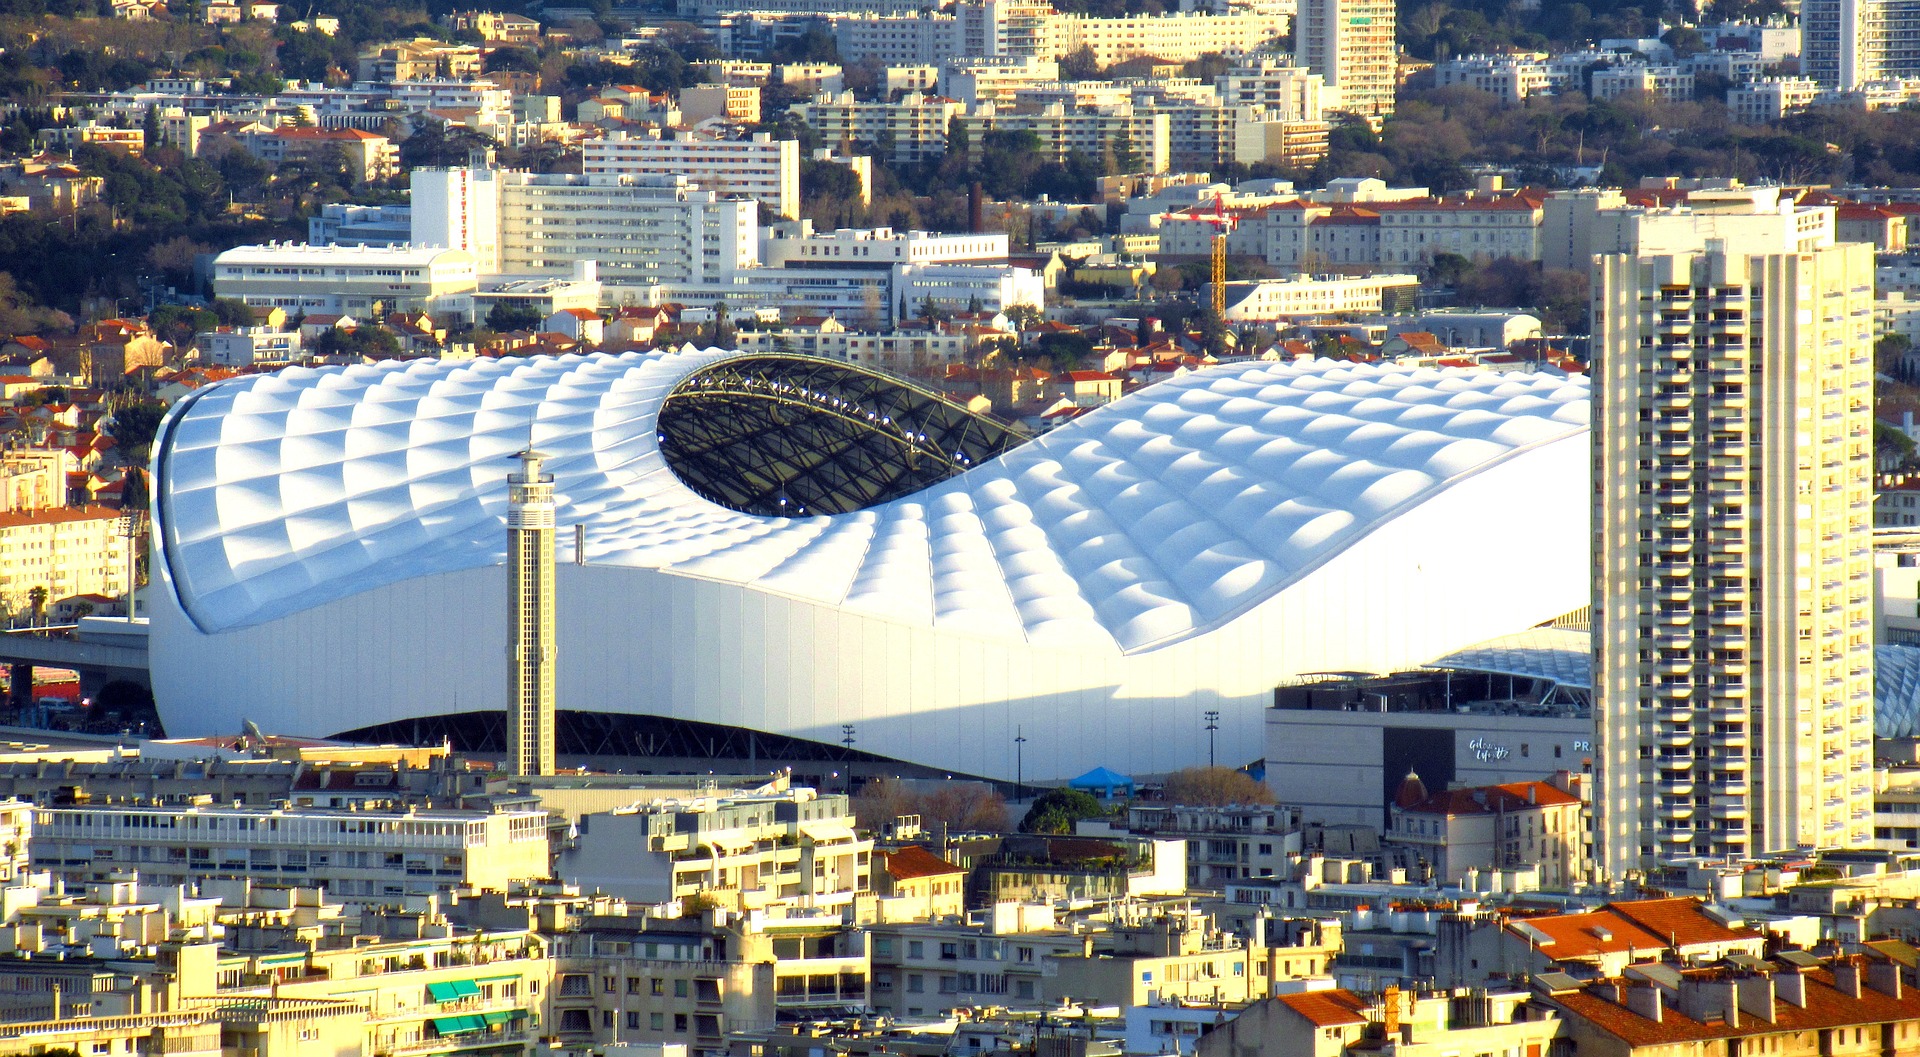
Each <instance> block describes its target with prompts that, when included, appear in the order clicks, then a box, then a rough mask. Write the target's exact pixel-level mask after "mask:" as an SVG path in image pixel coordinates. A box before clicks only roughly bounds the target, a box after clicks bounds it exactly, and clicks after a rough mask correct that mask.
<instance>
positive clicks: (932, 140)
mask: <svg viewBox="0 0 1920 1057" xmlns="http://www.w3.org/2000/svg"><path fill="white" fill-rule="evenodd" d="M791 110H792V112H793V113H795V114H798V115H799V116H800V120H802V121H805V122H806V123H807V126H808V127H809V128H812V129H813V130H814V131H816V132H818V133H820V139H821V141H822V142H824V143H827V144H829V145H832V144H844V143H871V144H873V145H874V146H875V147H878V148H879V149H880V153H881V154H883V155H884V156H886V157H887V158H889V159H890V160H892V161H893V162H895V163H905V162H916V161H925V160H927V159H930V158H938V157H941V156H942V155H944V154H946V153H947V129H948V126H949V125H950V123H951V122H952V121H953V119H954V118H955V117H957V116H959V115H960V114H963V113H965V112H966V107H965V106H964V105H963V104H961V103H958V102H955V101H954V100H952V99H947V98H944V97H939V96H916V95H909V96H907V97H906V98H904V99H902V100H901V101H899V102H898V103H886V102H870V101H866V100H861V99H856V98H854V95H853V93H852V92H841V93H839V94H837V95H825V94H822V95H818V96H815V97H814V98H813V101H812V102H808V103H795V104H794V105H793V107H792V108H791Z"/></svg>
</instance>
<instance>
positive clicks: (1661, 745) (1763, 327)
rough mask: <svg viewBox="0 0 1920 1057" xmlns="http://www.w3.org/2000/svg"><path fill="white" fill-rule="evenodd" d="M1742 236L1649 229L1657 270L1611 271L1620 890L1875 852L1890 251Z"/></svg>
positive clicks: (1599, 423) (1600, 487)
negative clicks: (1757, 857) (1880, 389)
mask: <svg viewBox="0 0 1920 1057" xmlns="http://www.w3.org/2000/svg"><path fill="white" fill-rule="evenodd" d="M1734 219H1737V220H1738V221H1739V222H1740V223H1737V224H1736V223H1732V222H1729V223H1728V224H1727V225H1726V230H1722V231H1719V232H1716V231H1714V230H1713V227H1714V225H1713V220H1714V218H1712V217H1700V216H1676V217H1672V218H1662V217H1658V216H1651V217H1648V218H1647V220H1646V222H1645V227H1644V228H1643V230H1642V232H1641V234H1642V236H1644V237H1645V241H1644V242H1643V243H1642V245H1658V246H1659V249H1658V250H1645V249H1643V250H1641V251H1639V252H1632V253H1624V254H1609V255H1605V256H1602V257H1599V258H1597V259H1596V261H1595V265H1594V288H1595V296H1594V303H1593V307H1594V315H1595V321H1594V323H1595V329H1594V375H1593V380H1594V400H1595V413H1594V419H1593V438H1594V440H1593V443H1594V483H1595V493H1594V541H1593V542H1594V550H1593V564H1594V599H1593V601H1594V605H1593V621H1594V624H1593V628H1594V636H1593V655H1594V687H1595V691H1596V694H1597V703H1598V706H1599V709H1600V721H1599V724H1598V726H1599V736H1600V737H1599V745H1598V749H1599V755H1600V775H1599V787H1600V788H1599V803H1598V804H1597V805H1596V806H1597V807H1598V808H1599V816H1600V820H1599V821H1600V826H1601V830H1602V832H1601V833H1600V834H1599V837H1600V840H1599V855H1600V858H1601V861H1602V866H1603V869H1604V870H1605V871H1606V872H1607V873H1608V874H1609V875H1610V876H1612V877H1614V878H1619V877H1620V876H1621V875H1622V874H1623V873H1625V872H1626V871H1629V870H1634V869H1640V868H1644V867H1646V866H1648V865H1651V864H1653V863H1656V862H1660V861H1663V860H1671V859H1674V858H1678V857H1683V856H1692V855H1711V856H1727V857H1740V856H1744V855H1753V854H1760V853H1764V852H1768V851H1774V850H1780V849H1793V848H1796V847H1844V846H1849V845H1851V846H1860V845H1864V844H1866V843H1867V842H1869V841H1870V840H1871V839H1872V837H1873V818H1872V812H1873V790H1872V764H1873V756H1872V737H1873V717H1872V708H1873V654H1872V649H1873V644H1872V637H1873V624H1872V578H1873V561H1872V533H1871V522H1872V505H1873V496H1872V490H1871V474H1872V418H1871V415H1872V411H1871V405H1872V395H1873V388H1872V387H1873V344H1872V342H1873V333H1872V324H1873V269H1874V260H1873V248H1872V247H1871V246H1866V245H1858V244H1845V245H1833V244H1832V243H1831V239H1830V237H1829V238H1828V239H1827V244H1826V245H1824V246H1806V245H1801V246H1798V247H1796V246H1795V240H1796V238H1798V237H1799V236H1800V235H1803V234H1805V232H1806V231H1810V230H1812V229H1813V227H1814V226H1815V225H1817V224H1818V222H1819V221H1821V220H1823V219H1825V218H1823V217H1820V216H1803V215H1802V213H1801V211H1795V210H1791V209H1783V210H1781V211H1780V212H1778V213H1777V214H1774V215H1773V216H1772V217H1771V218H1770V223H1768V224H1765V225H1763V226H1767V227H1772V228H1774V229H1775V230H1773V231H1772V232H1771V233H1769V234H1768V235H1767V237H1764V238H1755V237H1742V236H1741V235H1738V234H1734V233H1733V231H1732V229H1733V228H1735V227H1739V226H1741V225H1742V224H1744V225H1745V226H1747V227H1752V226H1753V225H1754V224H1755V223H1756V222H1759V221H1761V220H1763V219H1768V218H1765V217H1763V216H1757V215H1749V216H1747V217H1740V218H1729V220H1730V221H1731V220H1734ZM1828 222H1830V221H1828ZM1662 228H1665V229H1667V230H1659V229H1662ZM1689 229H1690V230H1691V231H1692V232H1693V233H1694V234H1696V235H1698V236H1703V237H1697V238H1695V239H1694V241H1693V243H1692V245H1691V246H1687V245H1685V243H1686V242H1687V239H1686V238H1685V237H1683V236H1684V235H1685V234H1687V231H1688V230H1689ZM1802 229H1805V230H1802ZM1746 234H1747V235H1749V236H1751V235H1754V234H1758V232H1757V231H1756V232H1747V233H1746ZM1656 235H1658V236H1660V237H1658V238H1655V237H1654V236H1656Z"/></svg>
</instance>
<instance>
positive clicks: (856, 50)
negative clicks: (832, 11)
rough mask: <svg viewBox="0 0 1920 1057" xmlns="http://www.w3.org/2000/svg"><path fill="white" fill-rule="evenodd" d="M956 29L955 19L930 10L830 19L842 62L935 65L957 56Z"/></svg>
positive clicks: (957, 22)
mask: <svg viewBox="0 0 1920 1057" xmlns="http://www.w3.org/2000/svg"><path fill="white" fill-rule="evenodd" d="M959 28H960V23H959V19H957V18H955V17H954V16H952V15H943V14H939V13H937V12H935V11H932V10H930V9H922V10H919V11H909V12H904V13H899V14H871V15H847V16H845V17H842V18H838V19H835V20H834V22H833V39H834V44H835V46H836V50H837V51H838V52H839V53H840V58H841V59H843V60H845V61H846V62H873V63H877V64H879V65H882V66H919V65H935V64H938V63H940V62H942V61H944V60H946V59H948V58H951V57H953V56H956V55H958V54H960V50H959Z"/></svg>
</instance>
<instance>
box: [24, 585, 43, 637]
mask: <svg viewBox="0 0 1920 1057" xmlns="http://www.w3.org/2000/svg"><path fill="white" fill-rule="evenodd" d="M27 604H28V605H30V606H32V607H33V624H34V626H36V627H45V626H46V624H47V589H46V588H45V587H42V586H40V585H38V584H36V585H34V588H33V590H31V591H28V592H27Z"/></svg>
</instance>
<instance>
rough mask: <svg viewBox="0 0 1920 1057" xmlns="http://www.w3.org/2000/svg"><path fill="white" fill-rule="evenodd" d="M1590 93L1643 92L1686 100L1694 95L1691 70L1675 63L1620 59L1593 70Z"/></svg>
mask: <svg viewBox="0 0 1920 1057" xmlns="http://www.w3.org/2000/svg"><path fill="white" fill-rule="evenodd" d="M1589 94H1590V95H1591V96H1592V97H1593V98H1595V99H1601V100H1612V99H1620V98H1623V97H1625V96H1635V95H1644V96H1650V97H1654V98H1658V99H1665V100H1667V101H1669V102H1675V103H1678V102H1685V101H1686V100H1690V99H1692V98H1693V74H1692V72H1691V71H1688V70H1683V69H1681V68H1680V67H1678V66H1649V65H1646V64H1644V63H1623V64H1621V65H1619V66H1611V67H1608V68H1607V69H1604V70H1596V71H1594V74H1593V85H1592V91H1591V92H1590V93H1589Z"/></svg>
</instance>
